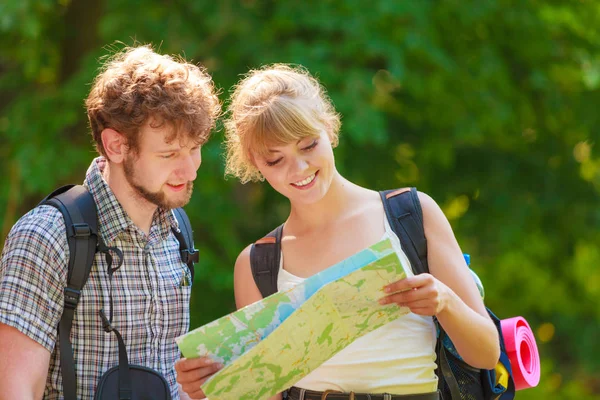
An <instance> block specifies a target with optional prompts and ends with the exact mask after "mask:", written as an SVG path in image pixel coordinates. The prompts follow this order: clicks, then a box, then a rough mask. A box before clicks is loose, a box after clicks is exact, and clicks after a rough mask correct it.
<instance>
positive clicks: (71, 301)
mask: <svg viewBox="0 0 600 400" xmlns="http://www.w3.org/2000/svg"><path fill="white" fill-rule="evenodd" d="M80 295H81V292H80V291H79V290H76V289H71V288H69V287H66V288H65V307H67V308H70V309H71V310H74V309H76V308H77V304H78V303H79V296H80Z"/></svg>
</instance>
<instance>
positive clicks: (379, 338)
mask: <svg viewBox="0 0 600 400" xmlns="http://www.w3.org/2000/svg"><path fill="white" fill-rule="evenodd" d="M384 224H385V234H384V238H390V240H391V242H392V246H393V248H394V250H395V251H396V253H397V254H398V257H399V258H400V262H401V263H402V267H403V268H404V270H405V271H406V274H407V276H413V275H414V274H413V272H412V269H411V267H410V262H409V261H408V258H407V257H406V255H405V254H404V251H403V250H402V248H401V246H400V241H399V240H398V237H397V236H396V234H395V233H394V232H393V231H392V229H391V228H390V225H389V223H388V221H387V218H386V219H385V221H384ZM303 281H304V279H303V278H300V277H298V276H295V275H293V274H291V273H289V272H287V271H286V270H284V269H283V254H282V255H281V263H280V265H279V275H278V277H277V288H278V290H280V291H282V290H286V289H289V288H291V287H292V286H295V285H297V284H299V283H301V282H303ZM435 340H436V334H435V326H434V324H433V320H432V318H431V317H423V316H420V315H417V314H413V313H408V314H406V315H404V316H402V317H400V318H398V319H396V320H394V321H392V322H390V323H388V324H387V325H384V326H382V327H381V328H379V329H376V330H374V331H372V332H370V333H367V334H366V335H364V336H362V337H360V338H358V339H357V340H355V341H354V342H353V343H351V344H350V345H349V346H348V347H346V348H345V349H343V350H342V351H340V352H339V353H337V354H336V355H334V356H333V357H331V358H330V359H329V360H327V361H326V362H324V363H323V364H321V366H319V367H318V368H317V369H315V370H314V371H313V372H311V373H310V374H308V375H307V376H305V377H304V378H302V379H301V380H300V381H298V382H297V383H296V384H295V386H297V387H300V388H304V389H309V390H318V391H325V390H338V391H342V392H350V391H353V392H355V393H392V394H417V393H430V392H435V391H436V390H437V377H436V375H435V368H436V365H435Z"/></svg>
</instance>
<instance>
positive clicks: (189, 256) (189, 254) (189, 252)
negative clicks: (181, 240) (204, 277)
mask: <svg viewBox="0 0 600 400" xmlns="http://www.w3.org/2000/svg"><path fill="white" fill-rule="evenodd" d="M181 260H182V261H183V262H184V263H186V264H189V263H190V262H192V263H197V262H198V261H199V260H200V254H199V251H198V250H196V249H184V250H181Z"/></svg>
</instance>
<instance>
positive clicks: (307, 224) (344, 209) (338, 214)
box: [286, 172, 367, 235]
mask: <svg viewBox="0 0 600 400" xmlns="http://www.w3.org/2000/svg"><path fill="white" fill-rule="evenodd" d="M366 192H367V190H366V189H364V188H362V187H360V186H358V185H356V184H354V183H352V182H350V181H349V180H347V179H346V178H344V177H343V176H341V175H340V174H339V173H338V172H336V174H335V175H334V177H333V179H332V181H331V185H330V187H329V190H327V193H326V194H325V196H324V197H323V198H322V199H321V200H319V201H318V202H316V203H313V204H294V203H292V204H291V211H290V216H289V217H288V219H287V221H286V231H288V233H292V234H294V235H302V234H305V233H307V232H313V231H316V230H321V229H323V228H324V227H327V226H330V225H332V224H334V223H335V221H338V220H340V219H343V218H344V217H345V216H346V215H347V214H348V213H349V212H351V211H352V210H354V209H355V206H356V204H357V202H358V201H360V196H361V193H362V194H364V193H366ZM290 231H292V232H290ZM286 234H287V233H286Z"/></svg>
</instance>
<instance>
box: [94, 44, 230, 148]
mask: <svg viewBox="0 0 600 400" xmlns="http://www.w3.org/2000/svg"><path fill="white" fill-rule="evenodd" d="M85 105H86V108H87V115H88V119H89V122H90V127H91V130H92V136H93V138H94V142H95V144H96V149H97V151H98V152H99V153H100V154H101V155H103V156H106V152H105V149H104V146H103V145H102V139H101V133H102V131H103V130H104V129H107V128H111V129H114V130H116V131H117V132H120V133H121V134H123V135H125V137H126V139H127V145H128V146H129V148H130V149H131V150H132V151H133V152H134V153H135V152H137V151H138V149H139V148H138V139H139V138H138V136H139V135H138V132H139V130H140V128H141V127H142V125H144V124H145V123H147V122H148V123H150V124H151V125H152V126H153V127H159V126H162V125H163V124H167V125H171V126H172V127H173V128H174V130H173V137H171V138H169V139H168V140H172V139H175V138H176V137H177V136H178V135H181V134H185V135H187V136H188V137H189V138H190V139H192V140H194V141H195V142H196V143H197V144H203V143H205V142H206V141H207V140H208V138H209V136H210V132H211V130H212V128H214V126H215V121H216V119H217V118H218V116H219V114H220V112H221V105H220V103H219V99H218V97H217V93H216V90H215V87H214V84H213V81H212V78H211V77H210V75H208V73H207V72H206V70H205V69H204V68H202V67H199V66H196V65H193V64H190V63H188V62H186V61H185V60H183V59H174V58H173V57H170V56H168V55H160V54H157V53H155V52H154V51H153V50H152V48H151V46H149V45H144V46H139V47H127V48H125V49H123V50H122V51H120V52H118V53H116V54H114V55H113V56H111V57H110V58H109V59H108V60H107V61H106V62H105V64H104V66H103V68H102V70H101V72H100V74H99V75H98V76H97V77H96V78H95V79H94V82H93V84H92V89H91V91H90V94H89V96H88V98H87V100H86V102H85Z"/></svg>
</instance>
